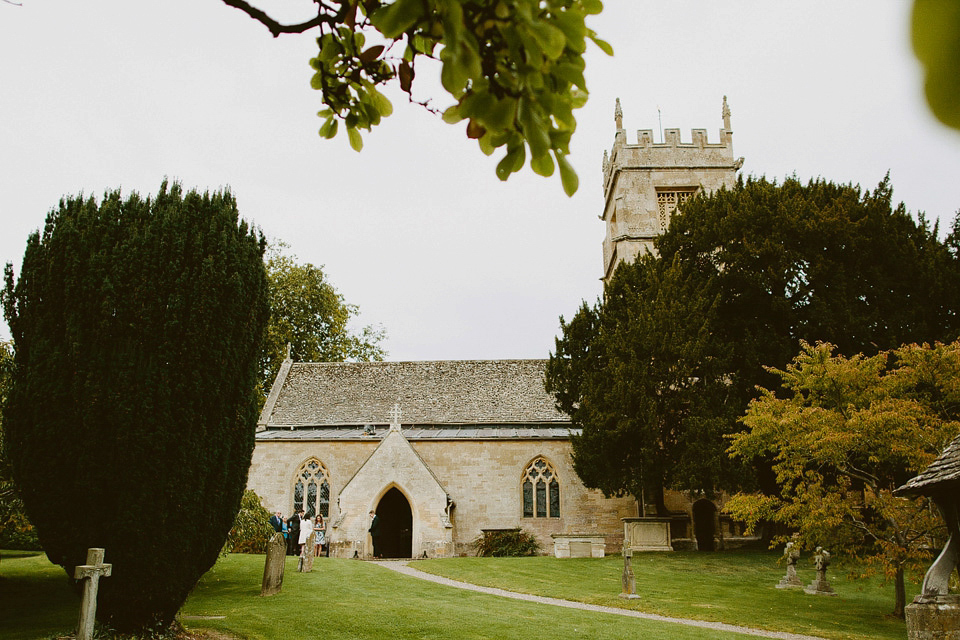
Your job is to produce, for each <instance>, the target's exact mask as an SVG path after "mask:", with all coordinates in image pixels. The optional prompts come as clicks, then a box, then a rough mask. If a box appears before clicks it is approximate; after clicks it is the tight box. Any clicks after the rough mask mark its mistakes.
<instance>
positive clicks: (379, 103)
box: [367, 84, 393, 118]
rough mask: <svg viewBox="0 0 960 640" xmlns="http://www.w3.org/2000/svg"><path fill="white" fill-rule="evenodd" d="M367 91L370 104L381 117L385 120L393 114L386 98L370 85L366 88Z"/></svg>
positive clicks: (391, 106)
mask: <svg viewBox="0 0 960 640" xmlns="http://www.w3.org/2000/svg"><path fill="white" fill-rule="evenodd" d="M367 91H368V92H369V94H370V103H371V104H372V105H373V106H374V107H376V109H377V111H379V112H380V115H381V116H383V117H384V118H386V117H387V116H389V115H390V114H391V113H393V105H392V104H390V101H389V100H388V99H387V97H386V96H385V95H383V94H382V93H380V92H379V91H377V90H376V88H375V87H374V86H373V85H372V84H371V85H370V86H368V87H367Z"/></svg>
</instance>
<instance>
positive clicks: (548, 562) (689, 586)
mask: <svg viewBox="0 0 960 640" xmlns="http://www.w3.org/2000/svg"><path fill="white" fill-rule="evenodd" d="M778 559H779V554H777V553H774V552H757V551H744V552H724V553H697V552H675V553H644V554H637V555H635V556H634V558H633V572H634V575H635V576H636V582H637V593H638V594H640V595H641V598H640V599H639V600H622V599H620V598H618V597H617V594H619V593H620V573H621V570H622V568H623V559H622V558H621V557H620V556H611V557H607V558H603V559H590V558H584V559H566V560H558V559H556V558H552V557H538V558H449V559H442V560H419V561H417V562H416V563H414V564H413V565H412V566H414V567H416V568H417V569H420V570H422V571H427V572H429V573H433V574H436V575H442V576H445V577H448V578H452V579H454V580H462V581H464V582H470V583H474V584H482V585H485V586H491V587H499V588H501V589H508V590H511V591H521V592H523V593H533V594H536V595H543V596H551V597H554V598H563V599H566V600H578V601H581V602H589V603H591V604H599V605H605V606H612V607H624V608H631V609H636V610H638V611H645V612H648V613H657V614H660V615H665V616H670V617H676V618H693V619H697V620H710V621H718V622H727V623H730V624H736V625H743V626H747V627H755V628H762V629H770V630H774V631H790V632H793V633H803V634H809V635H817V636H823V637H826V638H838V639H840V638H843V639H846V638H853V639H863V640H866V639H868V638H870V639H875V638H890V639H891V640H893V639H896V640H902V638H904V637H906V628H905V626H904V623H903V621H902V620H899V619H897V618H893V617H892V616H890V615H888V614H889V612H890V611H892V610H893V604H894V601H893V585H892V584H890V585H886V586H883V587H881V586H880V583H879V581H877V580H856V581H850V580H848V579H847V578H846V573H845V569H844V567H842V566H837V565H832V566H831V568H830V570H829V572H828V574H827V578H828V580H829V581H830V583H831V585H832V586H833V588H834V589H835V590H836V591H837V593H838V594H839V596H838V597H824V596H811V595H807V594H805V593H803V592H802V590H799V589H783V590H781V589H777V588H775V586H774V585H776V584H777V583H778V582H779V581H780V578H781V577H782V576H783V575H784V573H785V568H784V567H783V566H778V564H777V560H778ZM798 575H799V576H800V577H801V579H803V580H804V582H805V583H809V582H810V581H811V580H813V578H814V577H815V575H816V571H815V570H814V569H813V567H812V565H811V562H810V559H809V557H805V558H803V559H801V561H800V564H799V565H798ZM907 591H908V593H907V597H908V602H909V599H911V598H912V597H913V596H914V595H915V593H916V587H913V586H912V585H909V584H908V587H907Z"/></svg>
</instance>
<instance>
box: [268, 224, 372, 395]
mask: <svg viewBox="0 0 960 640" xmlns="http://www.w3.org/2000/svg"><path fill="white" fill-rule="evenodd" d="M286 246H287V245H285V244H284V243H282V242H281V243H275V244H274V245H273V246H271V247H270V249H268V251H267V260H266V269H267V281H268V284H269V289H270V324H269V325H268V326H267V335H266V338H265V339H264V343H263V350H262V352H261V355H260V371H261V378H260V385H261V389H263V390H264V391H266V390H268V389H269V388H270V385H271V384H272V383H273V380H274V378H275V377H276V375H277V371H279V369H280V364H281V363H282V362H283V359H284V358H285V357H286V349H287V344H289V345H290V351H291V357H293V359H295V360H298V361H301V362H343V361H345V360H352V361H369V360H383V357H384V355H385V353H386V352H385V351H384V349H383V347H382V346H380V344H381V342H382V341H383V339H384V338H385V337H386V332H385V331H384V330H383V329H381V328H378V327H373V326H369V325H368V326H366V327H363V328H362V329H360V330H359V332H354V331H352V330H351V329H350V327H349V323H350V320H351V319H352V318H354V317H356V315H357V314H358V313H359V310H358V308H357V307H356V305H352V304H348V303H347V302H346V301H345V300H344V297H343V295H342V294H340V293H339V292H338V291H337V290H336V289H335V288H334V286H333V285H332V284H330V281H329V280H328V278H327V276H326V274H324V272H323V268H322V267H316V266H314V265H312V264H310V263H309V262H308V263H304V264H301V263H299V262H297V258H296V256H288V255H284V254H283V253H282V250H283V249H284V248H286Z"/></svg>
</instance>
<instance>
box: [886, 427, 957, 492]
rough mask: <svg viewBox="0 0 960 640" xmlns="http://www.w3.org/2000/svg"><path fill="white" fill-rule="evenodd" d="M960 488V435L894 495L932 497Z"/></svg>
mask: <svg viewBox="0 0 960 640" xmlns="http://www.w3.org/2000/svg"><path fill="white" fill-rule="evenodd" d="M958 487H960V435H958V436H957V437H956V438H954V439H953V442H951V443H950V444H949V445H947V448H946V449H944V450H943V453H941V454H940V457H938V458H937V459H936V460H934V461H933V462H932V463H931V464H930V466H929V467H927V468H926V469H924V470H923V471H922V472H921V473H920V475H918V476H916V477H914V478H911V479H910V480H909V481H907V483H906V484H904V485H903V486H902V487H899V488H898V489H897V490H896V491H895V492H894V493H896V494H897V495H911V494H920V495H930V494H933V493H937V492H939V491H944V490H947V489H951V488H952V489H956V488H958Z"/></svg>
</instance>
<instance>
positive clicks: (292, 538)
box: [287, 509, 303, 556]
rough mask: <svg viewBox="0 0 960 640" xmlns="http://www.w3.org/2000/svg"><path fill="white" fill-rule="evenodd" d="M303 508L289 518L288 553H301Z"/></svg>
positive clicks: (294, 554) (293, 554) (289, 554)
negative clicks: (301, 514)
mask: <svg viewBox="0 0 960 640" xmlns="http://www.w3.org/2000/svg"><path fill="white" fill-rule="evenodd" d="M302 511H303V510H302V509H297V510H296V511H294V512H293V515H292V516H290V517H289V518H287V533H288V534H289V535H288V537H287V555H288V556H298V555H300V513H301V512H302Z"/></svg>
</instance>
